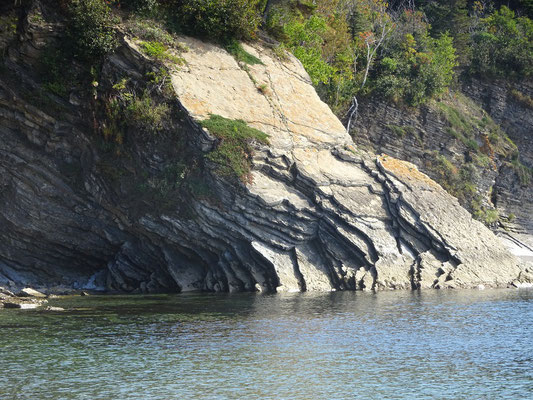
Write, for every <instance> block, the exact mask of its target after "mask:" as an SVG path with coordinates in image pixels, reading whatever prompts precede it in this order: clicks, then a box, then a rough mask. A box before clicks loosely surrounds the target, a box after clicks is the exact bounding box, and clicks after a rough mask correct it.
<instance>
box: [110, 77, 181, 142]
mask: <svg viewBox="0 0 533 400" xmlns="http://www.w3.org/2000/svg"><path fill="white" fill-rule="evenodd" d="M143 84H144V86H145V87H144V89H140V88H138V84H135V83H132V82H130V80H129V79H127V78H123V79H121V80H120V81H118V82H117V83H116V84H115V85H113V87H112V88H111V90H110V92H109V93H108V94H107V95H106V96H104V97H103V100H102V102H101V103H102V104H101V106H102V110H103V113H104V116H105V123H104V124H103V126H102V133H103V136H104V138H105V141H106V143H112V144H113V145H118V146H119V148H117V149H116V150H117V152H120V146H121V145H122V144H123V143H124V140H125V138H126V134H127V132H128V130H129V129H130V128H132V129H133V130H134V131H135V132H136V133H137V134H139V135H142V134H145V133H146V134H150V135H153V134H154V133H156V132H159V131H162V130H164V129H165V128H166V126H167V123H168V121H170V118H171V106H170V104H169V101H170V94H171V89H170V87H169V85H170V76H169V74H168V71H166V70H165V69H164V68H161V69H160V70H159V71H158V72H149V73H147V74H146V76H145V81H144V82H143ZM154 94H156V96H154ZM161 99H163V101H162V100H161Z"/></svg>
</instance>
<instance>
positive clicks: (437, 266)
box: [0, 28, 527, 292]
mask: <svg viewBox="0 0 533 400" xmlns="http://www.w3.org/2000/svg"><path fill="white" fill-rule="evenodd" d="M35 29H37V28H35ZM35 36H38V35H35ZM25 40H26V41H30V42H31V40H32V38H31V36H28V37H27V38H26V39H25ZM182 41H183V42H184V45H186V46H187V48H188V49H189V50H188V51H187V52H184V53H183V54H182V56H183V58H184V59H185V61H186V63H185V65H184V66H181V67H179V68H177V69H176V68H175V69H172V70H171V71H172V72H171V80H172V87H173V90H174V91H175V96H176V104H177V105H176V109H179V110H180V113H179V115H178V113H176V115H175V118H174V119H173V120H172V123H173V125H172V129H174V130H175V131H176V132H179V134H180V135H182V137H186V138H187V140H186V143H187V146H188V150H187V151H190V152H193V153H196V154H198V155H199V157H203V154H205V153H206V152H208V151H210V150H211V149H212V148H213V147H214V146H215V145H216V140H215V139H214V137H213V136H212V135H211V134H210V133H209V132H207V131H205V130H203V129H202V128H200V126H199V124H198V123H197V121H201V120H203V119H206V118H208V117H209V115H210V114H218V115H221V116H223V117H225V118H229V119H242V120H244V121H245V122H247V123H248V125H250V126H252V127H255V128H257V129H259V130H261V131H263V132H265V133H267V134H268V135H269V142H270V143H269V144H268V145H264V144H259V143H255V144H254V149H255V150H254V156H253V163H252V164H253V166H252V172H251V177H250V179H249V180H248V181H249V182H247V183H246V184H244V183H241V182H238V181H237V180H236V179H228V178H224V177H221V176H218V175H217V174H216V173H215V168H211V167H212V166H211V167H210V166H209V163H208V165H207V167H206V172H205V174H204V178H203V179H205V181H204V185H207V186H209V190H210V192H211V193H213V196H211V198H206V196H201V195H196V194H194V193H189V195H188V196H189V197H187V198H182V199H179V200H180V204H183V203H187V213H186V215H185V213H183V212H181V210H178V208H177V206H176V208H174V209H173V208H172V207H166V208H165V210H164V211H163V210H162V209H159V208H157V207H152V208H148V209H147V208H146V207H144V208H141V209H140V210H139V209H135V210H134V208H133V206H131V204H130V202H129V200H130V197H131V196H129V195H131V193H132V192H131V191H130V192H128V190H129V189H128V185H127V183H128V182H126V179H122V178H120V176H118V177H116V176H114V177H113V179H111V178H110V177H109V174H107V175H106V174H103V173H102V170H103V169H102V168H101V165H102V163H103V156H102V155H101V150H100V149H99V147H98V145H97V143H98V139H97V138H95V134H94V132H93V131H92V130H91V124H93V123H95V121H96V123H98V118H99V115H98V114H94V113H93V114H92V113H91V110H90V108H89V107H88V106H87V105H84V104H81V105H79V104H78V103H79V102H78V101H76V99H75V98H72V96H71V101H69V102H68V103H67V104H63V103H61V105H62V106H63V107H64V108H63V110H62V111H61V113H60V114H59V113H57V112H56V111H55V110H53V109H42V108H40V107H38V106H36V105H32V104H29V103H28V101H26V100H25V99H24V97H21V96H20V95H19V93H18V86H17V85H19V84H20V82H19V81H17V79H21V76H23V73H25V71H31V68H32V66H31V65H32V63H31V59H28V60H26V61H25V62H24V63H22V61H21V60H24V57H26V55H25V53H23V52H20V51H19V52H18V53H17V49H22V48H24V46H26V47H27V45H28V43H26V42H23V43H22V44H19V45H18V47H16V48H14V49H12V51H11V56H10V57H11V61H10V64H9V65H10V67H9V68H10V69H11V70H12V71H18V72H19V73H18V75H17V74H16V73H15V74H12V75H10V77H11V78H9V79H7V78H4V76H1V77H0V122H1V123H0V135H1V136H2V140H1V141H0V188H1V192H0V226H1V227H2V229H1V230H0V281H13V282H15V283H21V284H22V283H24V284H34V285H47V286H53V285H71V286H73V285H80V286H83V285H87V284H88V283H90V285H92V286H94V287H106V288H108V289H112V290H120V291H142V292H157V291H190V290H206V291H256V290H259V291H271V292H272V291H304V290H315V291H330V290H358V289H365V290H371V289H378V290H379V289H416V288H448V287H475V286H478V285H480V284H483V285H485V286H505V285H508V284H510V283H511V282H513V281H517V279H519V275H520V276H521V277H522V278H520V279H522V280H524V279H526V278H524V277H526V276H527V275H526V272H527V271H525V270H523V269H521V267H519V265H518V261H517V260H516V259H515V258H514V257H513V256H512V255H511V254H510V253H509V252H508V251H507V250H506V249H505V248H504V247H503V245H502V244H501V243H500V241H499V240H498V239H497V238H496V237H495V236H494V235H493V234H492V233H491V232H490V231H489V230H488V229H487V228H485V227H484V226H483V225H482V224H481V223H479V222H477V221H474V220H472V218H471V217H470V214H469V213H468V212H467V211H466V210H464V209H463V208H461V207H460V206H459V204H458V202H457V200H456V199H455V198H453V197H452V196H450V195H448V194H447V193H446V192H445V191H444V190H443V189H442V188H441V187H440V186H439V185H438V184H436V183H435V182H434V181H432V180H431V179H429V178H428V177H427V176H426V175H424V174H422V173H421V172H419V171H418V170H417V168H416V167H415V166H414V165H412V164H409V163H407V162H403V161H399V160H397V159H394V158H392V157H388V156H386V155H382V156H375V155H373V154H369V153H365V152H362V151H360V150H359V149H357V148H356V147H354V145H353V143H352V141H351V139H350V137H349V135H347V133H346V132H345V129H344V127H343V126H342V124H341V123H340V122H339V120H338V119H337V118H336V117H335V116H334V114H333V113H332V112H331V111H330V109H329V108H328V107H327V106H326V105H325V104H324V103H323V102H322V101H320V99H319V97H318V96H317V94H316V92H315V90H314V89H313V87H312V85H311V83H310V80H309V77H308V76H307V74H306V72H305V71H304V69H303V67H302V66H301V64H300V63H299V62H298V61H297V60H296V59H295V58H294V57H292V56H290V55H287V56H286V57H285V58H284V59H283V60H280V59H278V58H277V57H276V56H275V55H274V53H273V52H272V50H271V49H269V48H268V47H266V46H263V45H261V44H254V45H253V46H249V45H246V44H244V45H243V46H244V48H245V50H246V51H248V52H249V53H251V54H253V55H255V56H256V57H258V58H259V59H260V60H261V62H262V64H255V65H243V64H239V63H238V62H237V61H235V59H234V58H233V57H232V56H231V55H230V54H228V53H227V52H226V51H224V50H223V49H221V48H219V47H217V46H214V45H212V44H208V43H204V42H201V41H198V40H195V39H190V38H182ZM22 64H24V66H22ZM149 64H150V63H149V60H147V59H146V58H145V57H144V56H143V55H142V54H141V53H140V52H139V51H138V49H137V48H136V46H135V44H134V42H133V41H130V40H128V39H127V38H126V40H124V41H123V43H122V46H121V47H120V48H119V49H118V50H117V51H116V52H115V53H114V54H113V55H112V56H110V57H109V58H108V59H107V60H106V63H105V65H104V70H103V75H102V76H103V78H102V79H103V82H101V86H102V87H103V86H105V84H106V82H105V80H106V79H108V80H110V81H111V82H110V83H108V84H109V85H110V84H112V83H113V79H115V78H116V77H122V76H126V77H130V78H131V79H136V77H138V76H143V74H144V72H145V69H146V68H147V67H146V66H147V65H149ZM30 78H31V77H24V79H27V80H31V79H30ZM111 78H113V79H111ZM58 101H59V100H58ZM375 117H376V118H379V117H380V116H379V115H376V116H375ZM130 140H131V141H132V142H133V144H131V143H130V146H133V148H134V149H135V151H132V152H131V154H130V156H129V157H128V158H127V159H126V160H125V161H124V160H123V159H118V158H117V160H115V161H114V163H115V164H113V168H116V169H121V168H124V169H125V170H126V172H128V173H129V171H135V172H136V174H137V175H140V176H143V173H144V172H146V174H148V172H150V171H152V170H157V169H158V168H159V169H162V168H163V166H164V165H166V164H165V163H167V164H168V163H170V162H172V161H173V160H174V159H175V158H176V155H175V154H174V153H172V146H173V140H174V139H172V137H164V136H161V137H158V138H157V139H150V140H147V139H146V137H138V138H136V137H132V138H131V139H130ZM74 167H76V168H74ZM126 172H125V173H126ZM214 199H215V200H214Z"/></svg>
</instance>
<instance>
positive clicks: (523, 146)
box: [351, 79, 533, 259]
mask: <svg viewBox="0 0 533 400" xmlns="http://www.w3.org/2000/svg"><path fill="white" fill-rule="evenodd" d="M518 93H519V94H518ZM532 93H533V90H532V89H531V84H530V83H528V82H522V83H521V84H518V83H514V84H510V83H506V82H502V81H496V82H490V83H489V82H484V81H480V80H476V79H470V80H468V81H467V82H466V83H465V84H464V87H463V89H462V93H461V92H455V93H451V94H450V95H447V96H445V97H444V98H443V99H442V100H440V101H438V102H434V103H431V104H429V105H426V106H422V107H420V108H419V109H406V108H403V107H401V106H398V105H395V104H392V103H390V102H386V101H383V100H380V99H376V98H367V99H364V100H362V101H361V106H360V108H359V115H358V118H357V120H356V123H355V124H354V127H353V130H352V132H351V133H352V136H353V138H354V141H355V143H356V144H357V145H359V146H362V147H364V148H367V149H369V150H371V151H374V152H382V153H386V154H389V155H391V156H394V157H398V158H401V159H407V160H410V161H411V162H413V163H414V164H416V165H417V166H418V167H419V168H420V169H421V170H422V171H423V172H424V173H427V174H428V175H429V176H430V177H432V178H433V179H435V180H437V181H438V182H440V183H442V184H443V185H445V186H446V188H447V189H448V190H449V191H451V192H452V193H454V194H455V195H456V196H458V197H459V200H460V203H461V204H462V205H463V206H464V207H466V208H467V209H469V211H470V212H471V213H473V214H475V215H476V216H477V218H478V219H480V220H484V221H485V223H487V225H489V226H490V227H491V228H492V229H493V231H494V232H496V233H497V234H498V235H499V236H500V237H501V238H502V239H503V240H504V241H505V242H506V243H507V245H508V247H509V248H510V249H511V250H512V251H513V252H514V253H515V254H517V255H519V256H522V257H524V258H526V259H527V258H529V259H533V258H532V256H533V225H532V219H531V213H532V212H533V209H532V207H533V183H532V180H531V172H529V171H531V170H532V169H531V168H532V167H533V160H532V158H531V157H532V154H533V148H532V145H531V132H532V131H533V119H532V117H533V113H532V112H531V108H530V107H531V106H530V105H528V104H527V103H526V102H525V101H524V99H528V98H531V95H532ZM517 94H518V95H517ZM376 115H380V116H381V117H380V118H376V117H375V116H376ZM528 169H529V171H528Z"/></svg>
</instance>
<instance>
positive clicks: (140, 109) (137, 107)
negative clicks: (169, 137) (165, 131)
mask: <svg viewBox="0 0 533 400" xmlns="http://www.w3.org/2000/svg"><path fill="white" fill-rule="evenodd" d="M126 114H127V117H128V121H129V123H130V124H133V125H134V126H137V127H139V128H141V129H144V130H146V131H151V132H155V131H157V130H160V129H162V128H163V124H164V122H165V121H166V120H168V119H170V107H169V105H168V104H166V103H159V104H157V103H156V102H155V101H154V100H153V99H152V97H151V96H150V95H149V94H148V92H146V91H145V92H144V93H143V94H142V96H140V97H135V98H134V99H132V100H131V101H130V102H129V103H128V105H127V107H126Z"/></svg>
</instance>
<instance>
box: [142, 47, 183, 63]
mask: <svg viewBox="0 0 533 400" xmlns="http://www.w3.org/2000/svg"><path fill="white" fill-rule="evenodd" d="M139 45H140V47H141V50H142V51H143V52H144V53H145V54H146V55H147V56H149V57H153V58H155V59H156V60H158V61H172V62H173V63H175V64H183V63H184V60H183V59H182V58H180V57H177V56H175V55H173V54H171V53H169V52H168V47H167V46H165V45H164V44H163V43H161V42H155V41H152V42H141V43H139Z"/></svg>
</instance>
